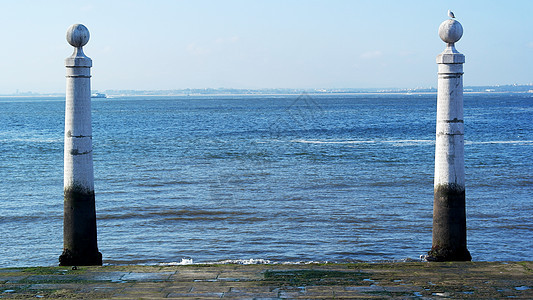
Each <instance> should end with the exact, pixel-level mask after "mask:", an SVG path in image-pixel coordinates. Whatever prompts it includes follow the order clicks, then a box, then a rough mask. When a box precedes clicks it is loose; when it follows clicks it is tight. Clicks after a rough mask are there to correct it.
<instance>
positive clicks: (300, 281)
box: [0, 262, 533, 299]
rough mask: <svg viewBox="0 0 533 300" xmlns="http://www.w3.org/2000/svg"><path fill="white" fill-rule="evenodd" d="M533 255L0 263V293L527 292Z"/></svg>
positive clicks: (398, 295)
mask: <svg viewBox="0 0 533 300" xmlns="http://www.w3.org/2000/svg"><path fill="white" fill-rule="evenodd" d="M532 287H533V262H505V263H502V262H453V263H375V264H373V263H372V264H365V263H360V264H311V265H309V264H306V265H188V266H104V267H79V268H78V269H77V270H71V269H66V268H64V267H44V268H17V269H0V299H28V298H32V299H35V298H37V299H40V298H44V299H54V298H63V299H143V298H150V299H169V298H170V299H172V298H174V299H183V298H195V299H220V298H238V299H298V298H300V299H309V298H313V299H330V298H364V299H369V298H370V299H372V298H377V299H387V298H390V299H409V298H413V299H417V298H421V299H442V298H462V299H464V298H467V299H489V298H508V297H515V298H520V299H532V298H533V289H532Z"/></svg>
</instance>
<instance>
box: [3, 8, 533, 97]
mask: <svg viewBox="0 0 533 300" xmlns="http://www.w3.org/2000/svg"><path fill="white" fill-rule="evenodd" d="M0 9H1V10H0V11H1V12H2V13H1V18H0V28H1V29H0V38H1V40H2V43H1V44H2V46H1V47H0V93H4V94H5V93H14V92H15V91H16V90H20V91H21V92H22V91H34V92H45V93H46V92H62V91H64V88H65V77H64V74H65V70H64V59H65V58H66V57H67V56H69V55H70V54H71V53H72V47H71V46H70V45H68V43H67V42H66V40H65V33H66V30H67V28H68V27H69V26H70V25H72V24H74V23H82V24H84V25H86V26H87V27H88V28H89V31H90V33H91V39H90V41H89V43H88V44H87V46H85V47H84V50H85V53H86V54H87V55H88V56H89V57H91V58H92V59H93V68H92V75H93V78H92V87H93V89H96V90H102V91H103V90H106V89H137V90H150V89H181V88H204V87H206V88H218V87H226V88H366V87H384V88H389V87H390V88H393V87H397V88H414V87H430V86H436V80H437V76H436V71H437V66H436V63H435V57H436V55H437V54H439V53H440V52H441V51H442V50H443V49H444V47H445V45H444V43H443V42H442V41H441V40H440V39H439V37H438V27H439V25H440V23H441V22H442V21H444V20H446V19H447V10H448V9H451V10H453V11H454V12H455V15H456V17H457V20H459V21H460V22H461V24H462V25H463V28H464V35H463V38H462V39H461V40H460V41H459V42H458V43H457V44H456V47H457V49H458V50H459V51H460V52H462V53H463V54H465V55H466V64H465V66H464V70H465V77H464V82H465V85H492V84H511V83H518V84H529V83H533V18H532V17H531V15H533V1H530V0H523V1H519V0H512V1H490V0H484V1H476V0H469V1H465V0H462V1H453V0H447V1H441V0H434V1H427V0H411V1H393V0H390V1H385V0H372V1H357V0H353V1H348V0H346V1H341V0H328V1H326V0H323V1H313V0H306V1H304V0H300V1H298V0H284V1H278V0H261V1H260V0H255V1H254V0H248V1H224V0H218V1H215V0H212V1H206V0H196V1H192V0H191V1H185V0H184V1H179V0H151V1H124V0H106V1H73V0H69V1H54V0H48V1H28V0H19V1H0Z"/></svg>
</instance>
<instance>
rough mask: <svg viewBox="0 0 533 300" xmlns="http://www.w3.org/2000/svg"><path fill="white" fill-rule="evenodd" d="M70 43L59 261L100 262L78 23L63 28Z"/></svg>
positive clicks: (87, 88) (87, 67)
mask: <svg viewBox="0 0 533 300" xmlns="http://www.w3.org/2000/svg"><path fill="white" fill-rule="evenodd" d="M67 41H68V42H69V44H70V45H72V46H73V47H74V53H73V54H72V56H70V57H68V58H66V59H65V66H66V69H67V72H66V73H67V75H66V77H67V90H66V104H65V149H64V184H63V187H64V220H63V253H62V254H61V256H60V257H59V263H60V265H67V266H73V265H101V264H102V254H100V252H98V246H97V237H96V209H95V197H94V175H93V154H92V151H93V149H92V128H91V79H90V78H91V67H92V61H91V59H90V58H89V57H87V56H85V54H84V53H83V49H82V47H83V46H84V45H85V44H87V42H88V41H89V30H87V28H86V27H85V26H83V25H81V24H74V25H72V26H71V27H70V28H69V29H68V31H67Z"/></svg>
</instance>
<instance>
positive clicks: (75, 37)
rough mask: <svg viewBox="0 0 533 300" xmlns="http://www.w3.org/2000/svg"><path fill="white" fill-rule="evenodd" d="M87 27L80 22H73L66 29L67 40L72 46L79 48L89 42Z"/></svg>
mask: <svg viewBox="0 0 533 300" xmlns="http://www.w3.org/2000/svg"><path fill="white" fill-rule="evenodd" d="M89 36H90V35H89V29H87V27H85V26H84V25H82V24H74V25H72V26H70V27H69V28H68V30H67V41H68V43H69V44H71V45H72V46H73V47H76V48H81V47H83V46H85V45H86V44H87V42H89Z"/></svg>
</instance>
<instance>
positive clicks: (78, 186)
mask: <svg viewBox="0 0 533 300" xmlns="http://www.w3.org/2000/svg"><path fill="white" fill-rule="evenodd" d="M67 41H68V42H69V43H70V44H71V45H72V46H73V47H74V53H73V54H72V56H70V57H68V58H66V59H65V66H66V69H67V74H66V77H67V89H66V105H65V148H64V189H65V190H68V189H73V190H76V191H79V192H86V193H92V192H94V175H93V174H94V173H93V156H92V127H91V126H92V125H91V82H90V77H91V73H90V68H91V66H92V61H91V59H90V58H89V57H87V56H85V54H84V53H83V49H82V47H83V46H84V45H85V44H87V42H88V41H89V30H87V28H86V27H85V26H83V25H81V24H74V25H72V26H71V27H70V28H69V29H68V31H67Z"/></svg>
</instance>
